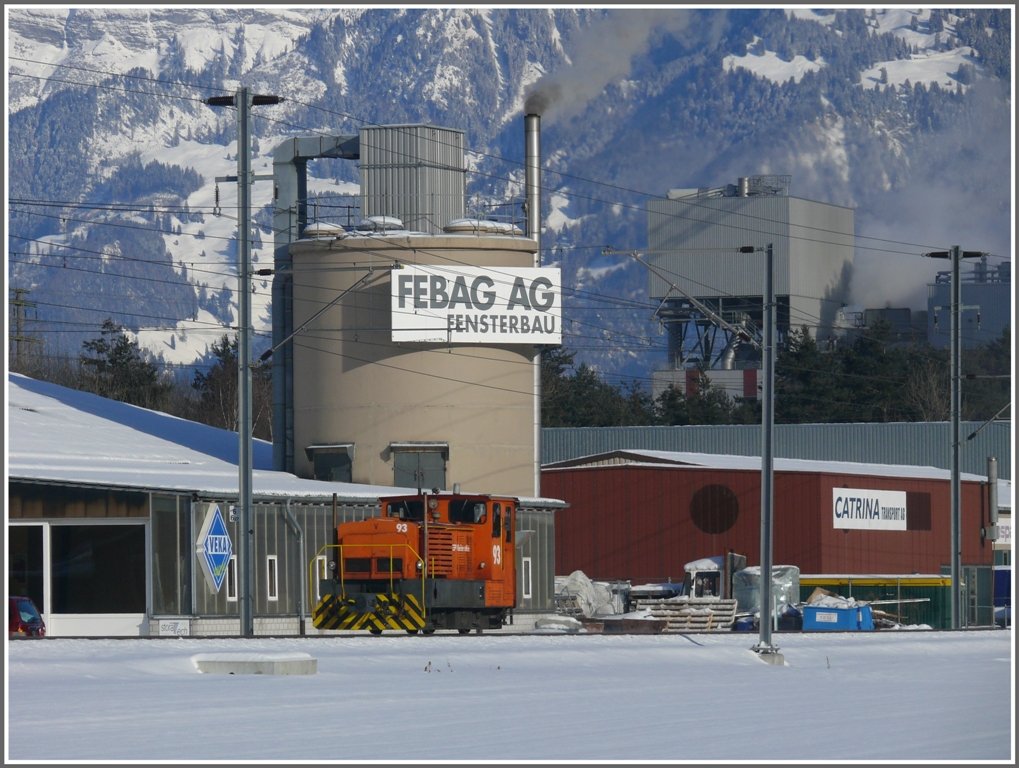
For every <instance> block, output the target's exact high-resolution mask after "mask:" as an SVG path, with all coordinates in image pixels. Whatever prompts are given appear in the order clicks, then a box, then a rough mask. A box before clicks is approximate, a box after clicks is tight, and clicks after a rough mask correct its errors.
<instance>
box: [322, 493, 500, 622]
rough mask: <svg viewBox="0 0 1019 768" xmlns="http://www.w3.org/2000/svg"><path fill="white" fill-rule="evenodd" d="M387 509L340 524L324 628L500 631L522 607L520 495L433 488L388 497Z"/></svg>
mask: <svg viewBox="0 0 1019 768" xmlns="http://www.w3.org/2000/svg"><path fill="white" fill-rule="evenodd" d="M380 502H381V511H382V514H381V516H379V517H374V518H370V519H368V520H362V521H358V522H351V523H343V524H341V525H339V526H337V528H336V539H337V543H336V546H335V548H334V550H333V551H334V552H335V560H334V566H333V571H332V574H331V575H330V578H326V579H323V580H321V581H320V582H319V584H318V587H319V595H320V599H319V601H318V604H317V605H316V606H315V608H314V610H313V612H312V621H313V623H314V625H315V626H316V627H317V628H319V629H367V630H369V631H371V632H373V633H375V634H378V633H380V632H382V631H383V630H384V629H401V630H406V631H407V632H411V633H414V632H418V631H421V632H423V633H425V634H429V633H431V632H434V631H435V630H436V629H456V630H459V632H460V633H461V634H466V633H468V632H470V631H471V630H472V629H473V630H476V631H478V632H480V631H482V630H483V629H495V628H498V627H501V626H502V625H503V624H504V623H505V622H506V621H507V620H508V618H509V615H510V612H511V611H512V610H513V608H514V607H515V605H516V593H517V585H516V557H515V552H514V541H513V525H514V522H515V521H514V517H515V515H516V510H517V499H516V498H513V497H509V496H489V495H484V494H461V493H444V492H438V491H433V492H432V493H422V494H419V495H410V496H389V497H383V498H381V499H380Z"/></svg>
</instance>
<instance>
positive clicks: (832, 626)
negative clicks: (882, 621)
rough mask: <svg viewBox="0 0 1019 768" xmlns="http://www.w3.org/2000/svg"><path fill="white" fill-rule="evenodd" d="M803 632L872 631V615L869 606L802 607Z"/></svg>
mask: <svg viewBox="0 0 1019 768" xmlns="http://www.w3.org/2000/svg"><path fill="white" fill-rule="evenodd" d="M803 629H804V630H822V631H823V630H837V631H840V632H845V631H847V630H850V631H851V630H871V629H874V615H873V613H872V612H871V609H870V606H869V605H853V606H849V607H846V608H837V607H832V606H829V605H804V606H803Z"/></svg>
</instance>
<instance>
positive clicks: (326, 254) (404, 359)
mask: <svg viewBox="0 0 1019 768" xmlns="http://www.w3.org/2000/svg"><path fill="white" fill-rule="evenodd" d="M388 130H389V131H391V132H392V133H389V132H387V129H386V127H382V128H379V127H375V128H373V129H371V133H370V134H369V135H368V136H367V137H366V134H365V133H364V132H362V135H361V137H360V142H361V147H360V158H361V160H362V166H361V171H362V184H361V188H362V211H363V213H364V218H363V219H362V220H361V222H360V223H359V224H358V225H357V226H356V227H354V228H341V227H338V226H331V225H316V224H315V223H311V224H309V225H308V226H306V227H304V228H303V230H302V236H301V237H300V238H299V239H296V240H293V241H292V242H290V243H289V246H288V259H289V269H290V277H289V280H290V285H291V291H292V299H291V302H292V303H291V306H292V315H291V318H290V322H289V326H290V328H291V329H293V330H292V331H290V333H292V334H293V338H292V340H291V342H290V354H291V359H292V390H291V391H290V393H289V398H288V399H289V401H290V403H289V413H288V416H287V418H288V419H289V420H290V422H291V423H292V435H293V438H292V444H293V449H292V461H293V471H294V472H295V473H296V474H298V475H300V476H303V477H317V478H320V479H329V480H338V481H347V482H354V483H366V484H370V485H377V486H387V487H391V486H398V487H407V488H425V489H430V488H436V487H437V488H443V489H446V488H453V486H454V485H459V486H460V487H461V488H462V489H463V490H464V491H478V492H487V493H506V494H514V495H518V496H533V495H536V488H537V486H536V475H537V472H536V468H537V462H538V459H539V457H538V456H537V454H536V451H537V449H538V448H537V446H538V441H537V439H536V435H537V434H538V433H539V430H540V423H539V421H540V418H539V411H538V409H537V407H536V402H537V399H538V397H539V394H540V393H539V392H538V382H539V381H540V379H539V378H538V377H537V375H536V371H537V366H538V354H537V352H538V350H539V349H540V348H541V346H543V345H546V344H558V343H560V340H561V329H560V320H561V317H560V314H561V308H560V294H561V290H560V285H559V272H558V270H557V269H542V268H540V267H538V266H537V257H536V253H537V248H538V242H537V240H536V239H535V238H532V237H528V236H525V235H524V233H523V231H522V230H521V229H520V228H519V227H517V226H516V225H513V224H511V223H508V222H496V221H486V220H479V219H471V218H466V217H463V216H462V206H463V202H462V201H463V168H464V164H463V156H462V150H454V151H452V152H451V150H450V146H451V144H452V145H454V146H455V142H456V141H461V142H462V136H460V135H459V132H455V131H449V130H448V129H435V128H434V127H432V126H392V127H389V129H388ZM408 130H410V132H411V136H410V137H409V138H408V136H407V131H408ZM435 131H442V134H441V135H440V136H439V137H438V141H436V134H435V133H434V132H435ZM461 146H462V145H461ZM389 148H392V149H391V150H390V149H389ZM432 149H434V150H436V151H437V152H439V153H440V156H438V157H437V156H435V155H434V153H432V152H431V150H432ZM415 190H416V193H417V194H416V195H415ZM450 195H452V196H453V198H455V202H452V203H450V202H449V196H450ZM457 203H459V205H460V208H459V209H458V207H457ZM457 214H460V216H459V217H457ZM405 216H406V217H408V218H412V219H414V220H416V221H417V222H418V225H417V226H413V228H412V225H410V224H409V223H407V222H405V221H404V217H405ZM440 217H442V218H443V219H446V220H445V221H442V222H441V225H440V223H439V222H438V221H436V220H437V219H439V218H440ZM449 217H454V218H452V219H450V218H449Z"/></svg>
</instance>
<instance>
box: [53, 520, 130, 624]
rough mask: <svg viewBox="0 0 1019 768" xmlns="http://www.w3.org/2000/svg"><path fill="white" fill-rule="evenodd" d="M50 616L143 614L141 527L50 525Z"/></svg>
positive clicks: (127, 525) (126, 525) (128, 525)
mask: <svg viewBox="0 0 1019 768" xmlns="http://www.w3.org/2000/svg"><path fill="white" fill-rule="evenodd" d="M50 564H51V573H52V579H51V593H52V597H53V605H52V607H51V609H50V610H51V611H52V612H53V613H145V584H146V580H145V567H146V566H145V526H144V525H138V524H125V525H106V524H97V525H77V524H73V525H53V526H51V528H50Z"/></svg>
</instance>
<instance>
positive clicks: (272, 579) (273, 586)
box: [265, 555, 280, 601]
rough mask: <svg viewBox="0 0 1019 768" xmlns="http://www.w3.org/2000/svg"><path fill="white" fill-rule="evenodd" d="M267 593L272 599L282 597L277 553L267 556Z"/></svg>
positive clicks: (268, 597)
mask: <svg viewBox="0 0 1019 768" xmlns="http://www.w3.org/2000/svg"><path fill="white" fill-rule="evenodd" d="M265 594H266V598H267V599H268V600H270V601H272V600H279V599H280V592H279V571H278V569H277V561H276V555H267V556H266V558H265Z"/></svg>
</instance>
